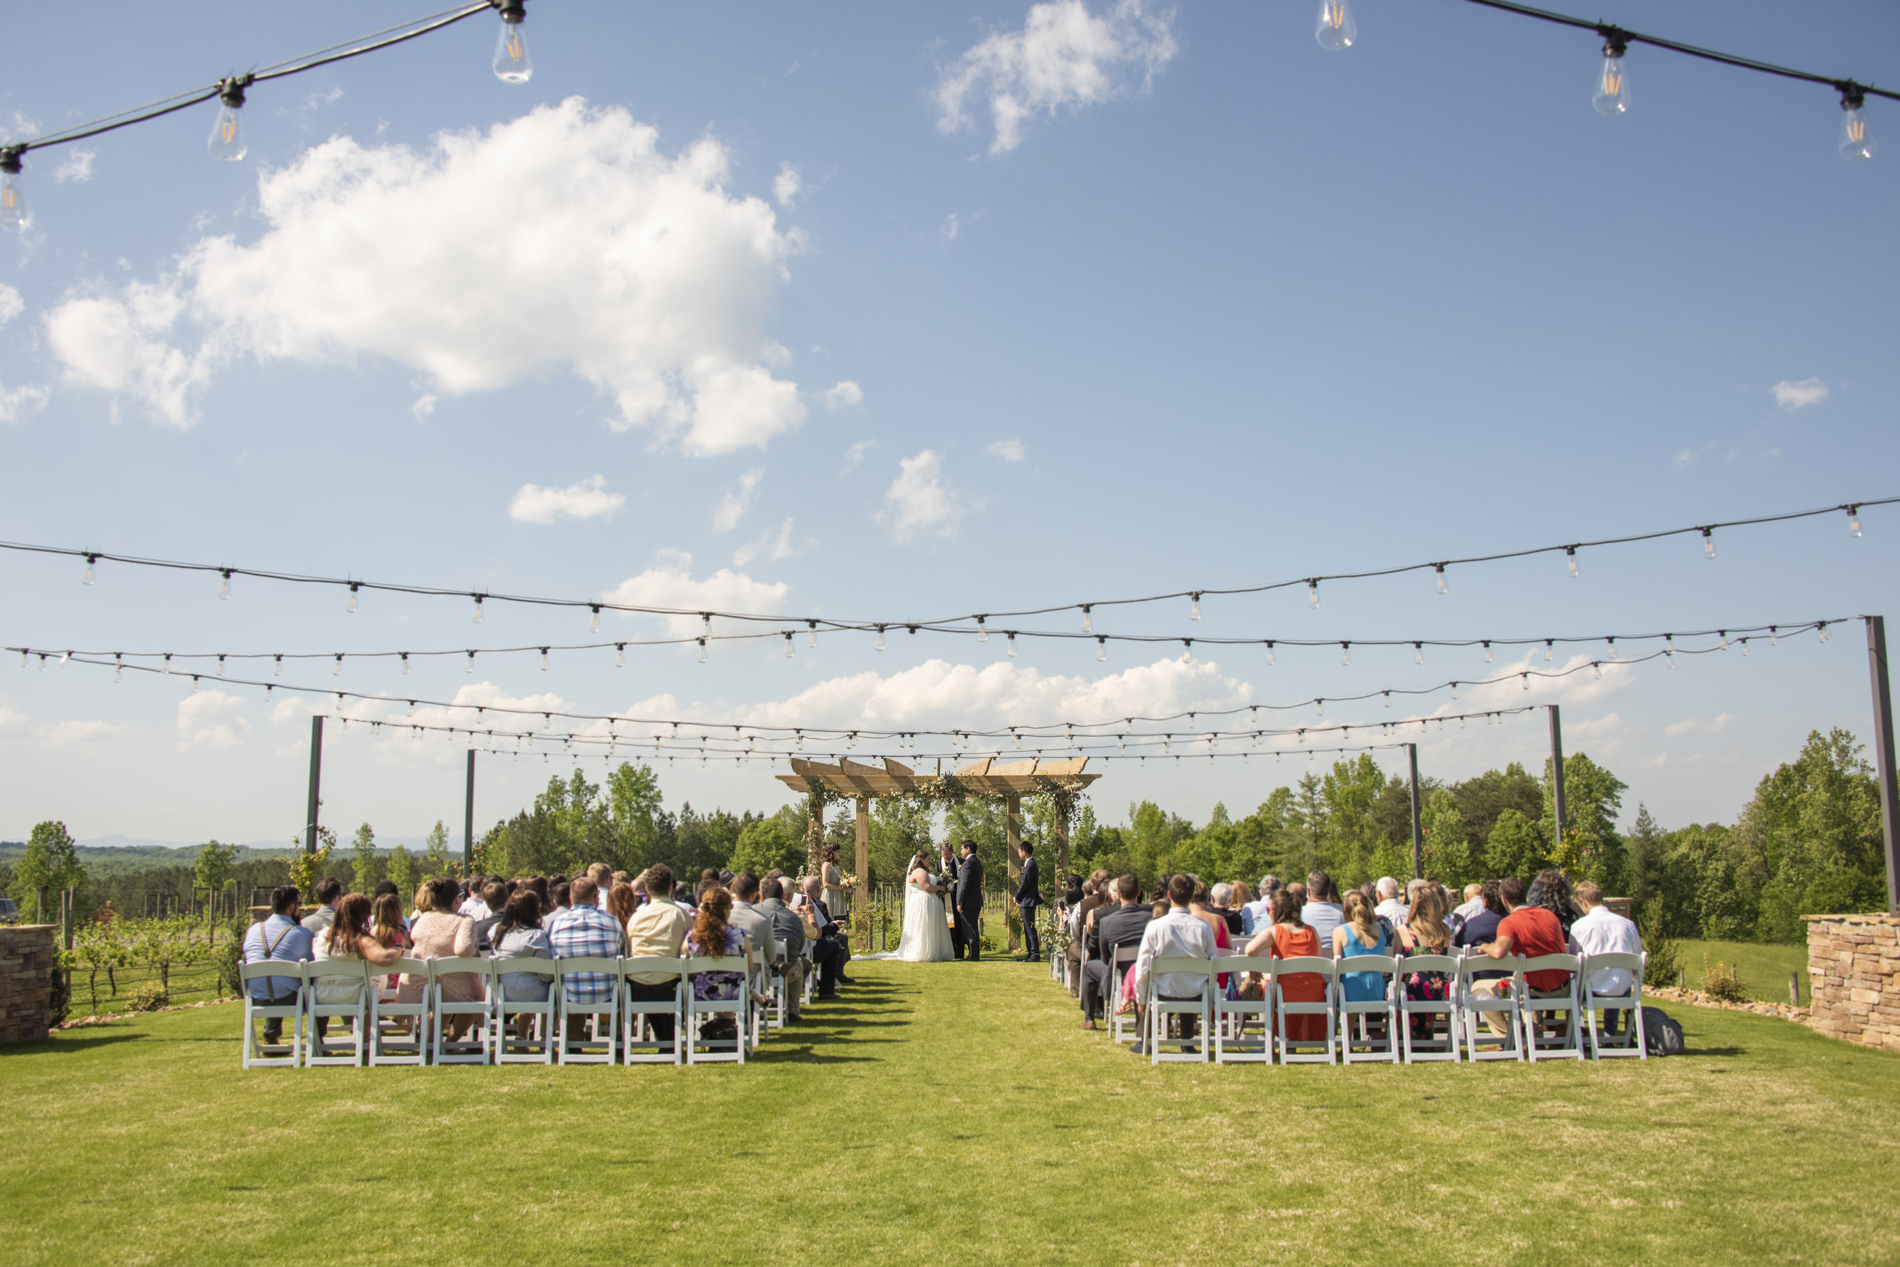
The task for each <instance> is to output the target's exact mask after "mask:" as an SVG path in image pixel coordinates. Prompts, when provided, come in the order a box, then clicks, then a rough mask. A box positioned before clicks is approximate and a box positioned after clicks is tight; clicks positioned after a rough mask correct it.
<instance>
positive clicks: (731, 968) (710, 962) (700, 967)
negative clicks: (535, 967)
mask: <svg viewBox="0 0 1900 1267" xmlns="http://www.w3.org/2000/svg"><path fill="white" fill-rule="evenodd" d="M575 962H577V963H578V962H579V960H576V961H575ZM674 962H676V963H677V962H679V961H678V960H675V961H674ZM684 970H685V972H686V974H687V975H688V976H692V975H695V974H697V973H701V972H740V973H742V972H744V971H745V960H743V959H740V958H738V957H736V956H731V955H728V956H722V957H720V958H718V959H688V960H686V961H685V969H684ZM642 971H645V972H651V971H655V970H654V969H651V968H646V969H642Z"/></svg>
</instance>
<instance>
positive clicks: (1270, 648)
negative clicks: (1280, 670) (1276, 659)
mask: <svg viewBox="0 0 1900 1267" xmlns="http://www.w3.org/2000/svg"><path fill="white" fill-rule="evenodd" d="M1267 667H1268V668H1269V669H1270V668H1272V667H1273V644H1272V643H1271V642H1269V643H1268V644H1267Z"/></svg>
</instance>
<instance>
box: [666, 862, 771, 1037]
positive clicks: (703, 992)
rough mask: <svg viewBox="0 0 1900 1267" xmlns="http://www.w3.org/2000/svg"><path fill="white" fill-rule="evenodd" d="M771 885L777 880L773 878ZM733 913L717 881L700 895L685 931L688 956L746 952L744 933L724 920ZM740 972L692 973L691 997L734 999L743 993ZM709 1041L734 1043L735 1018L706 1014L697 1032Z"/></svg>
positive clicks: (714, 956)
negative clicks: (697, 911) (697, 909)
mask: <svg viewBox="0 0 1900 1267" xmlns="http://www.w3.org/2000/svg"><path fill="white" fill-rule="evenodd" d="M772 883H773V884H774V885H776V884H777V883H778V881H777V880H774V881H772ZM731 913H732V894H730V893H728V892H726V891H725V890H724V889H722V888H720V887H719V885H718V884H717V883H715V884H713V886H712V887H711V888H709V889H707V890H706V891H705V892H703V893H701V894H700V895H699V914H698V915H697V916H695V917H694V919H693V928H692V931H691V932H689V933H687V934H686V955H687V958H689V959H726V958H737V957H739V956H740V955H742V954H744V953H745V934H744V933H741V932H740V931H739V930H738V929H736V928H734V927H733V926H732V925H731V924H729V923H727V922H726V916H728V915H730V914H731ZM745 989H746V985H745V973H743V972H697V973H694V974H693V997H694V998H695V999H698V1000H700V1001H701V1002H702V1003H703V1002H706V1001H708V1000H728V999H730V1000H737V999H740V998H743V997H744V996H745ZM699 1036H700V1037H701V1038H702V1039H704V1040H706V1041H708V1042H735V1041H737V1040H738V1037H739V1026H738V1021H737V1020H736V1018H734V1017H732V1016H730V1015H726V1014H723V1013H722V1014H721V1015H718V1016H712V1017H708V1018H707V1019H706V1021H705V1022H704V1024H703V1027H702V1028H701V1029H700V1031H699Z"/></svg>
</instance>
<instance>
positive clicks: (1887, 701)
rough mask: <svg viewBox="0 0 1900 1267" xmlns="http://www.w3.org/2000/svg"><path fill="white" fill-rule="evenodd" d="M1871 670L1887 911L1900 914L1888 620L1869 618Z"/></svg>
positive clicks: (1899, 797) (1898, 793)
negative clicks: (1888, 679) (1884, 853)
mask: <svg viewBox="0 0 1900 1267" xmlns="http://www.w3.org/2000/svg"><path fill="white" fill-rule="evenodd" d="M1867 668H1868V671H1869V672H1870V673H1872V675H1873V679H1874V767H1875V770H1876V772H1877V773H1878V774H1879V776H1880V834H1881V836H1882V837H1883V838H1885V840H1886V844H1887V910H1888V911H1889V912H1895V911H1900V849H1897V848H1896V842H1895V840H1894V816H1895V814H1896V813H1900V789H1896V787H1895V785H1894V773H1893V692H1892V690H1891V689H1890V688H1889V687H1888V685H1887V618H1886V617H1885V616H1869V617H1868V618H1867Z"/></svg>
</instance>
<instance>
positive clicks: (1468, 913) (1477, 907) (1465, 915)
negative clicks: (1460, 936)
mask: <svg viewBox="0 0 1900 1267" xmlns="http://www.w3.org/2000/svg"><path fill="white" fill-rule="evenodd" d="M1483 909H1484V886H1483V885H1482V884H1467V885H1466V886H1465V900H1464V901H1462V902H1460V903H1459V904H1458V905H1457V906H1454V907H1452V910H1451V920H1450V924H1451V931H1452V934H1453V935H1454V936H1456V935H1457V932H1458V927H1459V925H1461V924H1463V923H1464V922H1465V921H1466V920H1468V919H1470V918H1471V917H1472V916H1473V915H1476V914H1477V913H1478V912H1479V911H1482V910H1483Z"/></svg>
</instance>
